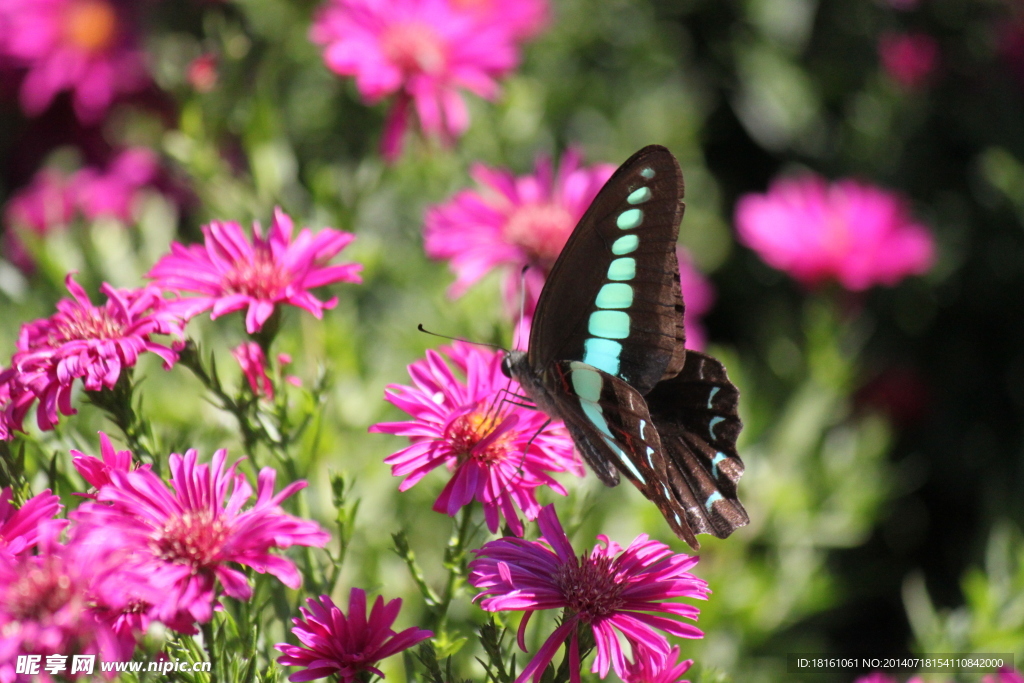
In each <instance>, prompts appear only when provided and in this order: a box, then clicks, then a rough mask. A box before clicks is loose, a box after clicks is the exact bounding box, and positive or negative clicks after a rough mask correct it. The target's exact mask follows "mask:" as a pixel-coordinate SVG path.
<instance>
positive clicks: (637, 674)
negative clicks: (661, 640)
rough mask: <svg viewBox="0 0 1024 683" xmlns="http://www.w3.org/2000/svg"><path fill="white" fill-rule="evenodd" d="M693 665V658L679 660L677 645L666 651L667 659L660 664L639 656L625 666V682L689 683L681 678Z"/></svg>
mask: <svg viewBox="0 0 1024 683" xmlns="http://www.w3.org/2000/svg"><path fill="white" fill-rule="evenodd" d="M691 666H693V660H692V659H687V660H684V661H682V662H680V661H679V647H678V646H676V647H674V648H672V651H671V652H669V653H668V659H666V660H665V663H664V664H662V665H660V666H655V665H654V661H653V660H651V659H649V658H646V657H639V658H637V660H636V662H633V663H631V664H629V665H628V666H627V670H626V677H625V678H624V679H623V680H624V681H625V683H689V682H688V681H684V680H682V678H683V676H684V675H686V672H687V671H689V670H690V667H691Z"/></svg>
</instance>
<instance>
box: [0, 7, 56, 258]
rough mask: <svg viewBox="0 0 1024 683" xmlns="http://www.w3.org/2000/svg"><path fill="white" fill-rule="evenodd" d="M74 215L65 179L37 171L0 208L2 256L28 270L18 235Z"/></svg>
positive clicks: (36, 232)
mask: <svg viewBox="0 0 1024 683" xmlns="http://www.w3.org/2000/svg"><path fill="white" fill-rule="evenodd" d="M0 2H2V0H0ZM74 216H75V204H74V198H73V196H72V194H71V191H70V188H69V180H68V177H67V176H66V175H65V174H64V173H62V172H60V171H57V170H55V169H49V168H46V169H43V170H41V171H39V172H38V173H36V175H35V176H34V177H33V178H32V181H31V182H30V183H29V184H28V185H26V186H24V187H22V188H20V189H18V190H16V191H15V192H14V193H13V194H11V198H10V199H9V200H8V201H7V204H6V205H5V206H4V212H3V224H4V235H3V242H2V244H3V255H4V257H5V258H6V259H7V260H8V261H10V262H11V263H13V264H14V265H16V266H17V267H18V268H20V269H21V270H23V271H30V270H31V269H32V268H33V260H32V256H31V254H29V251H28V249H26V248H25V244H24V242H23V237H22V236H23V235H32V236H34V237H44V236H46V235H48V234H51V233H53V232H59V231H62V230H66V229H67V227H68V225H69V224H70V223H71V221H72V219H73V218H74Z"/></svg>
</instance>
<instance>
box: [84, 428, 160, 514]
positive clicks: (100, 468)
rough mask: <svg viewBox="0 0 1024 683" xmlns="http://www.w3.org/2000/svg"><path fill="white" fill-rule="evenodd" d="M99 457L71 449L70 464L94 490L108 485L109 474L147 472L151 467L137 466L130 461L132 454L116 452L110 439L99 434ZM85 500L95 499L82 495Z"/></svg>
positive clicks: (93, 496)
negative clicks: (135, 471) (134, 471)
mask: <svg viewBox="0 0 1024 683" xmlns="http://www.w3.org/2000/svg"><path fill="white" fill-rule="evenodd" d="M99 434H100V457H98V458H97V457H95V456H92V455H86V454H85V453H83V452H82V451H80V450H77V449H74V448H72V449H71V456H72V459H71V464H72V465H74V467H75V469H76V470H77V471H78V473H79V474H80V475H82V479H85V481H86V482H87V483H88V484H89V485H90V486H92V487H93V488H94V489H97V490H98V489H101V488H103V487H104V486H106V485H107V484H109V483H110V473H111V472H124V473H127V472H131V471H132V470H134V469H140V470H148V469H150V468H151V465H149V464H145V465H138V466H136V464H135V462H134V461H133V459H132V452H131V451H129V450H127V449H125V450H123V451H119V450H116V449H115V448H114V444H112V443H110V437H108V436H107V435H106V434H104V433H103V432H100V433H99ZM82 495H85V496H86V497H87V498H95V497H96V495H95V494H88V495H86V494H82Z"/></svg>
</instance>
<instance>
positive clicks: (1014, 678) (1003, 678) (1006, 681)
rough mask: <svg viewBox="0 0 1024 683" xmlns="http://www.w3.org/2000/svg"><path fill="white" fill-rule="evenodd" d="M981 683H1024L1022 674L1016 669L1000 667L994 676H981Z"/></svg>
mask: <svg viewBox="0 0 1024 683" xmlns="http://www.w3.org/2000/svg"><path fill="white" fill-rule="evenodd" d="M981 683H1024V674H1021V672H1020V671H1017V670H1016V669H1010V668H1008V667H1002V668H1000V669H999V671H998V672H996V673H994V674H988V675H986V676H983V677H982V679H981Z"/></svg>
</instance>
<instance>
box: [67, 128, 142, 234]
mask: <svg viewBox="0 0 1024 683" xmlns="http://www.w3.org/2000/svg"><path fill="white" fill-rule="evenodd" d="M158 166H159V164H158V161H157V156H156V154H154V153H153V151H152V150H150V149H147V148H145V147H132V148H130V149H126V150H125V151H123V152H121V153H120V154H118V155H117V156H116V157H114V160H113V161H111V162H110V165H109V166H108V167H107V168H106V170H100V169H98V168H92V167H89V168H83V169H82V170H80V171H78V172H77V173H75V175H74V176H73V177H72V178H71V188H70V189H71V193H72V194H73V196H74V198H75V204H76V205H77V207H78V209H79V210H80V211H81V212H82V215H84V216H85V217H86V219H88V220H90V221H92V220H96V219H97V218H103V217H110V218H117V219H118V220H121V221H124V222H130V221H132V220H133V219H134V218H135V210H136V204H137V203H138V199H139V190H141V189H142V188H143V187H145V186H146V185H148V184H150V183H151V182H153V180H154V179H155V178H156V174H157V169H158Z"/></svg>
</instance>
